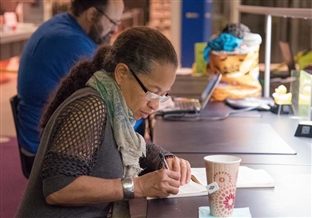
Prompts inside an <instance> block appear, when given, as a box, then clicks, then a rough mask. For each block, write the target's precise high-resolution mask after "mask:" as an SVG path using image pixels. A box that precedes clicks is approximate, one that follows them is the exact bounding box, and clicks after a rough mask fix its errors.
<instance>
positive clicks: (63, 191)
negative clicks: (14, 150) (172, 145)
mask: <svg viewBox="0 0 312 218" xmlns="http://www.w3.org/2000/svg"><path fill="white" fill-rule="evenodd" d="M176 68H177V56H176V53H175V51H174V48H173V46H172V44H171V43H170V41H169V40H168V39H167V38H166V37H165V36H164V35H162V34H161V33H160V32H158V31H157V30H153V29H150V28H147V27H135V28H130V29H128V30H126V31H124V32H123V33H121V34H120V35H119V36H118V37H117V39H116V40H115V42H114V44H113V45H112V47H101V48H100V49H99V50H98V51H97V53H96V54H95V56H94V60H93V61H92V62H88V61H83V62H80V63H78V64H77V65H76V66H75V67H73V69H72V70H71V72H70V74H69V75H68V76H67V77H65V78H64V79H63V81H62V82H61V84H60V86H59V87H58V89H57V91H56V92H55V93H54V95H53V96H52V97H51V99H50V100H49V102H48V104H47V106H46V108H45V111H44V113H43V117H42V121H41V127H42V130H43V132H42V136H41V143H40V147H39V150H38V154H37V156H36V160H35V164H34V167H33V169H32V173H31V176H30V178H29V183H28V186H27V189H26V192H25V194H24V197H23V200H22V203H21V205H20V208H19V210H18V213H17V217H106V216H108V215H110V214H111V212H112V216H113V217H127V216H129V208H128V200H129V199H132V198H138V197H146V196H151V197H160V198H163V197H167V196H168V195H169V194H177V193H178V190H179V187H180V186H181V185H183V184H185V183H188V182H189V180H190V177H191V172H190V164H189V162H188V161H186V160H183V159H180V158H177V157H175V156H174V155H173V154H171V153H169V152H167V151H165V150H164V149H162V148H160V147H158V146H156V145H154V144H152V143H147V144H146V142H145V140H144V138H142V136H140V135H139V134H137V133H135V132H134V130H133V125H134V122H135V120H138V119H140V118H142V117H143V118H146V117H147V116H148V115H149V114H151V113H153V112H154V111H155V110H156V109H157V108H158V106H159V104H160V103H161V102H164V101H166V100H167V99H168V98H169V97H168V91H169V90H170V88H171V86H172V84H173V83H174V80H175V71H176ZM159 154H163V155H164V156H165V157H166V161H167V163H168V167H169V169H164V168H163V164H162V162H161V159H160V157H159ZM139 175H140V176H139Z"/></svg>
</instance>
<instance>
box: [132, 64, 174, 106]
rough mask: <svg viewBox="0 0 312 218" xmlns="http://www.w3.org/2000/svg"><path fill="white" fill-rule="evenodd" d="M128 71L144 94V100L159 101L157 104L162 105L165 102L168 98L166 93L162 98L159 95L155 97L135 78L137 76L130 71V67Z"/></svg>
mask: <svg viewBox="0 0 312 218" xmlns="http://www.w3.org/2000/svg"><path fill="white" fill-rule="evenodd" d="M128 67H129V66H128ZM129 70H130V72H131V74H132V75H133V76H134V78H135V80H136V81H137V82H138V83H139V85H140V86H141V88H142V89H143V91H144V92H145V98H146V99H147V100H148V101H155V100H159V102H161V103H163V102H165V101H167V100H168V99H169V98H170V96H169V94H168V93H166V94H165V95H164V96H160V95H157V94H155V93H152V92H150V91H148V90H147V88H146V87H145V86H144V85H143V83H142V82H141V80H140V79H139V78H138V77H137V75H135V73H134V72H133V70H131V68H130V67H129Z"/></svg>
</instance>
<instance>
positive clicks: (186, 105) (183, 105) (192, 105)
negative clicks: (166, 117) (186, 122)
mask: <svg viewBox="0 0 312 218" xmlns="http://www.w3.org/2000/svg"><path fill="white" fill-rule="evenodd" d="M174 106H175V107H178V108H180V109H182V110H184V109H185V110H194V109H196V108H200V107H201V105H200V103H199V102H189V101H176V102H174Z"/></svg>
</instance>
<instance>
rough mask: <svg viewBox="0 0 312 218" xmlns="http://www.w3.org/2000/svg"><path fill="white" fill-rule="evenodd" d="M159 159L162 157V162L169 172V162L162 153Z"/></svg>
mask: <svg viewBox="0 0 312 218" xmlns="http://www.w3.org/2000/svg"><path fill="white" fill-rule="evenodd" d="M159 157H160V159H161V161H162V162H163V164H164V166H165V168H166V169H167V170H168V169H169V167H168V164H167V161H166V159H165V156H164V155H163V154H162V153H159Z"/></svg>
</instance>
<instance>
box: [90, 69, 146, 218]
mask: <svg viewBox="0 0 312 218" xmlns="http://www.w3.org/2000/svg"><path fill="white" fill-rule="evenodd" d="M86 85H87V86H90V87H92V88H94V89H95V90H97V91H98V92H99V93H100V95H101V97H102V98H103V99H104V100H105V102H106V105H107V108H108V113H109V115H110V116H111V125H112V128H113V131H114V138H115V140H116V143H117V147H118V150H119V151H120V153H121V156H122V162H123V166H124V175H123V177H136V176H138V173H139V172H140V171H141V170H142V169H141V168H140V164H139V158H140V157H141V156H142V154H143V155H144V156H145V155H146V143H145V140H144V138H143V137H142V136H141V135H140V134H138V133H136V132H135V131H134V129H133V126H134V124H135V120H134V119H133V113H132V111H131V110H130V109H129V108H128V106H127V104H126V101H125V99H124V97H123V96H122V93H121V91H120V89H119V87H118V85H117V84H116V82H115V80H114V79H113V78H111V77H110V76H109V75H108V74H107V73H106V72H105V71H104V70H102V71H97V72H95V73H94V74H93V76H92V77H91V78H90V79H89V81H88V82H87V84H86ZM126 203H127V205H125V202H115V204H114V209H113V217H119V216H122V217H124V216H125V214H123V215H116V216H115V215H114V214H115V213H116V212H117V213H118V214H119V213H120V212H122V211H121V210H124V209H125V208H124V207H127V208H128V209H127V210H128V213H129V205H128V202H126ZM118 205H119V206H118ZM117 208H118V209H117ZM116 210H117V211H116ZM115 211H116V212H115ZM117 213H116V214H117Z"/></svg>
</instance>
